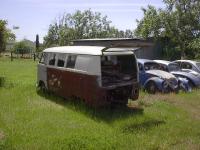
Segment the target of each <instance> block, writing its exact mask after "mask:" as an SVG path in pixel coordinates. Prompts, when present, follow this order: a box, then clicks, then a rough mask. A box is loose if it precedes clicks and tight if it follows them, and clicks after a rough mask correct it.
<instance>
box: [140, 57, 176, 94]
mask: <svg viewBox="0 0 200 150" xmlns="http://www.w3.org/2000/svg"><path fill="white" fill-rule="evenodd" d="M137 62H138V68H139V82H140V86H141V87H143V88H144V89H145V90H146V91H147V92H148V93H151V94H154V93H156V92H163V93H167V92H178V91H179V86H178V79H177V78H176V77H175V76H174V75H173V74H171V73H168V72H166V71H162V70H159V68H160V66H159V64H158V63H156V62H154V61H153V60H148V59H137Z"/></svg>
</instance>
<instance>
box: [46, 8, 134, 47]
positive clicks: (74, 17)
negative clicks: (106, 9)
mask: <svg viewBox="0 0 200 150" xmlns="http://www.w3.org/2000/svg"><path fill="white" fill-rule="evenodd" d="M110 24H111V21H109V20H108V19H107V16H102V15H101V13H99V12H92V11H91V10H85V11H76V12H75V13H74V14H64V15H63V16H61V17H59V18H58V19H57V20H56V21H55V22H54V23H53V24H51V25H50V26H49V30H48V34H47V36H45V37H44V44H45V45H46V47H49V46H56V45H69V44H70V41H72V40H74V39H87V38H114V37H126V35H127V36H128V37H130V36H131V31H130V30H129V31H127V33H126V34H125V33H124V31H119V30H118V29H116V28H115V27H114V26H111V25H110Z"/></svg>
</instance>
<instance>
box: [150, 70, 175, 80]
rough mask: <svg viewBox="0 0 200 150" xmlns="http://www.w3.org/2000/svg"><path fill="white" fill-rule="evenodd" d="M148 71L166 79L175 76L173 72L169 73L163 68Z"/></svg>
mask: <svg viewBox="0 0 200 150" xmlns="http://www.w3.org/2000/svg"><path fill="white" fill-rule="evenodd" d="M146 73H148V74H151V75H154V76H157V77H161V78H164V79H171V78H175V76H174V75H173V74H171V73H168V72H166V71H162V70H148V71H146Z"/></svg>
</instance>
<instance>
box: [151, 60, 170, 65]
mask: <svg viewBox="0 0 200 150" xmlns="http://www.w3.org/2000/svg"><path fill="white" fill-rule="evenodd" d="M154 61H155V62H157V63H160V64H164V65H169V64H170V63H172V62H170V61H167V60H154Z"/></svg>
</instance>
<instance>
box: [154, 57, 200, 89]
mask: <svg viewBox="0 0 200 150" xmlns="http://www.w3.org/2000/svg"><path fill="white" fill-rule="evenodd" d="M155 62H157V63H159V64H160V66H161V69H162V70H164V71H167V72H170V73H172V74H173V75H175V76H176V77H179V78H185V79H187V80H188V82H189V86H190V87H197V88H199V87H200V75H199V74H198V73H197V74H194V73H190V72H185V71H182V70H181V68H180V66H179V65H178V64H177V63H175V62H170V61H165V60H155Z"/></svg>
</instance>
